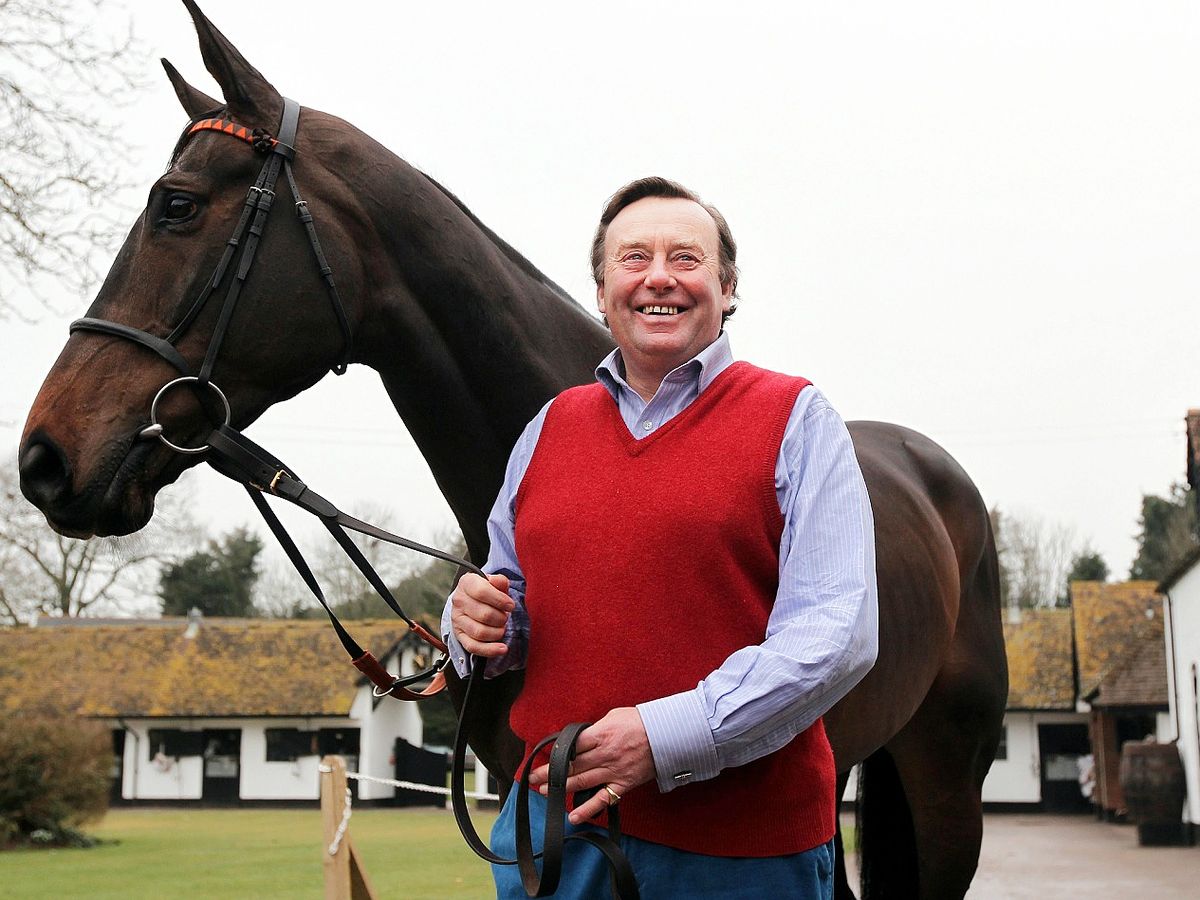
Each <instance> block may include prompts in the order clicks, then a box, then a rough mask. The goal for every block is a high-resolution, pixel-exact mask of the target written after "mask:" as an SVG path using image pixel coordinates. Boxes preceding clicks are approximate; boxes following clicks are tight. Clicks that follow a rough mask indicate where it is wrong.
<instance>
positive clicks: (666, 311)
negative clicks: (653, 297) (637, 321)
mask: <svg viewBox="0 0 1200 900" xmlns="http://www.w3.org/2000/svg"><path fill="white" fill-rule="evenodd" d="M637 311H638V312H640V313H644V314H646V315H648V316H675V315H678V314H679V313H680V312H682V310H681V309H680V308H679V307H678V306H639V307H638V310H637Z"/></svg>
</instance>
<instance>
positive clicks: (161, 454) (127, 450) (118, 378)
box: [20, 0, 364, 537]
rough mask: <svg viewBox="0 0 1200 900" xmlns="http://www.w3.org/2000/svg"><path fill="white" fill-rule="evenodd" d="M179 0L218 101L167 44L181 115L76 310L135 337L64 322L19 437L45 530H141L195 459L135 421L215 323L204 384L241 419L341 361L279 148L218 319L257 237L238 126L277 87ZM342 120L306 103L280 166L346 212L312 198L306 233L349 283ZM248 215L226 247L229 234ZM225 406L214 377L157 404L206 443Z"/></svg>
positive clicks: (258, 164)
mask: <svg viewBox="0 0 1200 900" xmlns="http://www.w3.org/2000/svg"><path fill="white" fill-rule="evenodd" d="M185 3H186V5H187V7H188V9H189V11H190V12H191V14H192V18H193V20H194V22H195V24H196V30H197V34H198V35H199V39H200V48H201V52H202V54H203V57H204V62H205V65H206V67H207V68H208V70H209V72H211V73H212V75H213V76H214V78H215V79H216V81H217V82H218V84H219V85H220V87H221V90H222V93H223V95H224V98H225V99H224V103H220V102H218V101H216V100H214V99H212V98H210V97H208V96H206V95H205V94H204V93H202V92H201V91H199V90H197V89H195V88H193V87H192V86H191V85H189V84H187V83H186V82H185V81H184V80H183V78H182V77H181V76H180V75H179V73H178V72H177V71H175V69H174V68H173V67H172V66H171V65H170V64H169V63H167V62H166V60H164V61H163V64H164V67H165V68H166V70H167V75H168V76H169V78H170V80H171V83H172V85H173V86H174V88H175V92H176V94H177V95H178V97H179V100H180V102H181V103H182V104H183V107H184V109H185V110H186V112H187V114H188V115H189V116H190V117H191V120H192V121H191V122H189V126H188V128H187V129H186V130H185V131H184V135H183V136H182V137H181V139H180V142H179V144H178V146H177V147H176V150H175V153H174V154H173V157H172V160H171V165H170V167H169V168H168V170H167V171H166V173H165V174H164V175H163V176H162V177H161V178H159V179H158V181H157V182H156V183H155V184H154V186H153V187H152V188H151V190H150V195H149V199H148V202H147V204H146V208H145V210H144V211H143V212H142V214H141V216H140V217H139V218H138V220H137V222H136V223H135V224H134V226H133V228H132V230H131V231H130V233H129V236H128V237H127V238H126V240H125V243H124V246H123V247H122V248H121V251H120V253H119V254H118V256H117V258H116V260H115V262H114V263H113V265H112V268H111V270H110V271H109V273H108V276H107V278H106V279H105V281H104V284H103V285H102V287H101V288H100V291H99V293H98V294H97V296H96V299H95V301H94V303H93V304H92V306H91V308H90V309H89V310H88V314H87V315H88V319H89V320H94V321H100V322H108V323H116V324H117V325H123V326H129V327H130V328H132V329H135V330H136V331H137V332H138V333H140V334H141V335H142V338H135V339H129V338H128V337H127V336H126V337H122V336H120V335H118V334H116V333H114V332H113V330H112V329H109V330H108V331H104V330H96V329H95V328H87V327H85V328H83V329H79V330H73V333H72V335H71V336H70V338H69V340H68V341H67V343H66V345H65V346H64V348H63V350H62V353H61V354H60V355H59V358H58V360H57V362H55V364H54V367H53V368H52V369H51V370H50V373H49V374H48V375H47V377H46V381H45V383H44V384H43V386H42V389H41V391H40V392H39V394H38V396H37V399H36V400H35V402H34V404H33V408H32V410H31V411H30V414H29V420H28V422H27V423H26V426H25V431H24V434H23V436H22V440H21V448H20V472H21V489H22V491H23V492H24V493H25V496H26V497H28V498H29V499H30V500H31V501H32V502H33V503H34V504H36V505H37V506H38V507H39V508H40V509H41V510H42V511H43V512H44V513H45V515H46V518H47V519H48V521H49V522H50V524H51V525H52V526H53V527H54V528H55V529H57V530H58V531H60V532H62V533H64V534H69V535H73V536H80V537H84V536H89V535H93V534H125V533H128V532H131V531H135V530H137V529H138V528H140V527H142V526H143V525H144V524H145V523H146V522H147V521H148V520H149V518H150V515H151V513H152V511H153V506H154V496H155V494H156V492H157V491H158V490H159V488H161V487H162V486H163V485H165V484H168V483H170V482H172V481H174V480H175V479H176V478H177V477H178V476H179V475H180V474H181V473H182V472H183V470H184V469H186V468H187V467H188V466H190V465H194V464H195V463H196V462H198V461H200V460H202V459H203V457H202V456H185V455H181V454H178V453H175V452H172V451H171V450H169V449H168V448H167V447H166V446H165V445H164V444H162V443H160V442H159V441H157V440H153V439H150V438H148V437H146V436H144V435H142V432H143V430H144V429H145V428H146V427H147V425H149V424H150V409H151V403H152V401H153V400H154V398H155V396H156V394H157V393H158V392H159V390H160V389H161V388H162V387H163V386H164V385H165V384H167V383H168V382H169V381H171V380H172V379H174V378H176V377H178V376H179V375H180V374H181V372H187V373H188V374H192V375H195V374H199V373H200V372H201V369H202V367H203V361H204V360H205V357H206V353H207V351H208V350H209V348H210V346H211V345H212V343H213V338H214V335H216V334H224V340H223V341H222V342H220V352H219V354H218V355H217V356H216V358H215V364H214V365H213V366H212V367H211V378H212V384H215V385H217V386H219V388H220V390H221V391H223V392H224V394H225V395H226V396H227V397H228V402H229V405H230V407H231V417H232V421H233V424H234V425H235V427H242V426H245V425H246V424H248V423H249V422H251V421H253V420H254V419H255V418H256V417H257V416H259V415H260V414H261V413H262V412H263V411H264V410H265V409H266V408H267V407H269V406H270V405H271V404H273V403H275V402H277V401H279V400H282V399H286V398H287V397H291V396H293V395H295V394H296V393H298V392H300V391H302V390H304V389H305V388H307V387H308V386H310V385H312V384H314V383H315V382H316V381H318V380H319V379H320V378H321V376H322V375H323V374H324V373H325V372H326V371H327V370H329V369H330V368H332V367H335V366H337V365H338V364H339V363H340V362H343V361H344V359H345V358H346V356H347V355H348V350H349V340H348V338H349V335H350V334H352V333H353V331H354V330H355V327H356V325H357V322H358V321H359V317H360V316H361V315H362V310H361V309H356V308H354V307H353V306H348V307H347V308H346V313H347V314H348V317H347V320H346V321H345V323H344V324H343V323H341V322H340V320H339V317H338V315H337V313H336V310H335V307H336V305H337V304H336V303H334V302H333V300H332V297H331V295H330V294H329V293H328V291H327V285H326V282H325V280H324V278H323V273H322V272H321V271H320V267H319V265H318V263H317V262H316V254H314V252H313V248H312V245H311V244H310V241H309V238H308V235H307V233H306V231H305V226H304V224H303V223H302V221H301V220H300V219H299V217H298V216H297V215H296V214H295V212H294V210H293V202H292V196H291V192H290V191H289V185H288V178H287V173H286V172H285V171H282V168H283V158H284V157H283V156H281V155H279V154H275V156H277V157H278V162H279V166H280V169H281V171H280V172H278V173H277V174H278V182H277V184H276V185H275V188H276V190H277V191H278V194H279V196H278V202H276V203H275V206H276V207H278V208H276V209H275V210H274V212H273V213H271V214H270V215H269V216H267V218H266V228H265V233H264V234H263V236H262V240H261V243H260V244H259V246H258V247H257V253H255V254H254V256H253V265H252V266H251V267H250V268H249V272H248V275H247V276H246V280H245V283H244V285H242V286H241V290H240V298H239V299H238V300H237V303H236V307H234V309H233V314H232V318H231V319H230V320H229V322H228V326H227V327H226V326H224V325H222V324H219V321H218V320H219V319H220V318H221V314H222V310H223V308H226V307H227V302H226V301H227V298H228V296H229V292H230V290H231V289H233V290H237V288H236V287H232V286H234V285H235V284H236V281H237V278H238V275H239V271H240V269H241V267H242V261H243V260H244V259H245V258H246V254H247V253H248V252H249V250H250V249H251V247H250V245H251V244H253V243H254V242H255V240H256V237H255V236H253V231H254V230H255V228H256V226H255V219H256V218H257V217H258V213H259V211H260V210H259V208H258V207H257V206H256V207H255V208H253V209H251V210H250V211H249V212H248V213H246V212H245V210H246V207H247V197H248V192H250V193H251V194H253V191H251V187H252V185H254V184H255V183H256V178H261V173H262V172H263V171H264V168H263V167H264V161H265V160H267V159H270V158H271V157H272V153H271V152H270V150H269V149H268V147H267V145H266V143H264V141H263V140H262V138H261V135H260V137H259V140H258V144H257V147H256V146H255V144H254V142H253V134H252V133H251V132H252V129H256V128H260V129H264V130H265V131H267V132H270V133H271V134H278V133H279V128H280V124H281V116H282V114H283V110H284V101H283V98H282V97H281V96H280V94H279V93H278V92H277V91H276V90H275V89H274V88H273V87H272V86H271V85H270V84H269V83H268V82H267V81H266V79H264V78H263V77H262V75H260V74H259V73H258V71H256V70H255V69H254V68H253V67H252V66H251V65H250V64H249V63H248V62H246V60H245V59H244V58H243V57H242V55H241V54H240V53H239V52H238V51H237V49H236V48H234V47H233V45H232V44H230V43H229V41H228V40H227V39H226V38H225V37H224V36H223V35H222V34H221V33H220V32H219V31H217V30H216V29H215V28H214V27H213V26H212V25H211V23H209V21H208V20H207V19H206V18H205V17H204V15H203V14H202V13H201V12H200V10H199V9H198V8H196V6H195V4H194V3H192V2H190V0H185ZM210 118H219V119H225V120H230V121H232V122H234V123H236V124H237V125H239V126H243V127H244V132H241V134H242V135H243V137H242V139H240V140H239V139H237V137H236V136H233V137H231V136H230V135H229V134H226V133H222V132H221V131H220V130H219V128H214V127H211V126H210V127H207V128H204V127H202V128H201V129H198V130H197V129H194V127H193V126H194V125H195V123H196V122H198V121H201V120H205V119H210ZM345 127H346V126H345V125H344V123H341V122H340V121H339V120H336V119H334V118H333V117H330V116H325V115H323V114H321V113H317V112H314V111H309V110H305V111H304V113H303V115H302V116H301V118H300V125H299V131H298V134H297V137H296V140H295V160H294V163H293V165H294V173H295V179H296V182H297V183H298V184H299V186H300V188H301V190H302V191H303V194H304V197H305V200H308V201H314V202H313V206H314V207H317V208H320V209H322V210H326V211H331V210H332V211H337V212H340V213H342V215H336V216H335V215H333V214H328V215H325V216H321V214H320V213H318V219H319V222H318V224H319V226H320V229H321V231H320V241H321V244H322V246H323V248H324V251H325V253H326V254H327V256H328V261H329V265H330V266H332V268H333V270H334V271H336V272H337V276H338V287H339V288H340V290H341V293H342V295H343V296H347V297H352V296H356V295H358V294H359V293H360V290H359V288H360V287H361V285H362V283H363V281H364V278H363V271H362V268H361V267H360V265H359V264H358V263H357V261H356V259H355V256H354V254H353V252H352V249H353V247H354V246H355V243H356V241H357V240H360V239H361V237H362V236H361V235H356V234H353V233H351V232H352V231H353V229H354V228H355V226H354V225H353V224H352V223H353V222H354V221H355V217H354V215H353V209H354V198H353V197H352V196H349V192H348V189H347V188H346V186H345V181H344V180H343V179H342V178H340V177H339V170H340V169H341V168H343V167H346V166H347V165H348V162H347V159H346V158H345V155H346V153H347V152H348V151H347V150H346V149H345V146H344V142H342V141H339V140H336V139H335V138H334V135H335V132H341V131H342V130H343V129H345ZM264 151H265V152H264ZM260 193H261V192H260ZM259 199H261V197H260V198H256V203H258V200H259ZM258 206H261V203H258ZM244 215H245V218H246V221H245V222H244V225H245V227H244V229H243V232H242V233H241V235H240V237H239V239H238V241H237V246H236V247H232V248H229V245H230V242H231V235H234V236H236V235H237V228H238V225H239V222H241V221H242V219H243V216H244ZM347 223H350V224H347ZM227 248H229V256H230V258H229V260H228V265H227V266H226V267H225V269H224V272H223V274H222V277H221V280H220V283H219V284H212V282H213V281H214V272H216V271H218V266H219V263H220V262H221V260H222V257H223V255H225V254H226V251H227ZM210 288H211V290H210ZM206 292H207V293H208V294H209V297H208V299H207V301H206V302H205V303H204V305H203V306H202V307H201V308H200V309H199V312H198V313H196V315H195V318H194V320H193V319H191V318H190V317H189V311H191V310H193V308H194V307H195V305H196V300H197V298H199V297H201V296H202V295H204V294H205V293H206ZM85 321H86V320H85ZM147 338H148V339H149V340H147ZM155 338H167V339H169V341H170V344H171V345H173V346H174V347H175V349H176V350H177V351H178V356H177V357H175V362H174V364H171V363H170V357H171V353H170V351H169V350H167V351H164V350H163V349H162V348H161V346H160V349H159V350H158V351H157V352H151V348H150V347H149V344H150V343H153V340H154V339H155ZM179 357H182V359H180V358H179ZM185 366H186V368H185ZM223 412H224V410H223V409H221V408H220V403H219V402H218V398H217V395H216V393H215V392H212V391H210V390H209V389H208V388H203V387H195V386H194V385H193V387H192V388H190V389H189V388H186V387H179V388H176V389H172V390H170V391H169V392H167V393H166V394H164V396H163V397H162V398H161V403H160V404H159V409H158V410H157V417H156V418H157V421H159V422H161V423H162V424H163V426H164V428H165V429H166V431H165V434H164V436H167V437H169V439H170V440H171V441H172V442H174V443H177V444H180V445H190V446H197V445H200V446H202V445H203V443H204V438H205V436H206V435H207V433H208V432H209V431H210V430H211V428H212V424H213V417H214V415H215V416H220V415H223Z"/></svg>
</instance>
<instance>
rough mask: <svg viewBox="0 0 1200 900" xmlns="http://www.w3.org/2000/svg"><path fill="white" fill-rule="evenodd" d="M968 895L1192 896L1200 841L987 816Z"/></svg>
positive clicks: (1102, 825) (1033, 898) (1198, 889)
mask: <svg viewBox="0 0 1200 900" xmlns="http://www.w3.org/2000/svg"><path fill="white" fill-rule="evenodd" d="M854 877H855V876H854V875H851V878H852V879H853V878H854ZM851 883H854V882H853V881H852V882H851ZM967 896H968V898H969V900H1046V898H1058V897H1062V898H1075V897H1137V898H1147V900H1149V898H1153V900H1184V898H1187V900H1193V898H1196V897H1200V846H1196V847H1139V846H1138V842H1137V831H1136V829H1135V828H1133V826H1131V825H1113V824H1110V823H1107V822H1097V821H1096V820H1095V819H1093V818H1091V817H1089V816H1051V815H1035V814H1021V813H1014V814H995V815H989V816H988V817H987V818H986V819H985V821H984V832H983V852H982V853H981V855H980V859H979V871H978V873H977V874H976V875H975V881H974V882H973V883H972V885H971V890H970V892H969V893H968V894H967Z"/></svg>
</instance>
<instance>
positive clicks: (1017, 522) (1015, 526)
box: [991, 509, 1082, 609]
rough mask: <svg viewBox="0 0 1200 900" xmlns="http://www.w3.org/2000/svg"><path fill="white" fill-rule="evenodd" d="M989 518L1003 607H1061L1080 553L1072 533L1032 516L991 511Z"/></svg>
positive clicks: (1072, 530)
mask: <svg viewBox="0 0 1200 900" xmlns="http://www.w3.org/2000/svg"><path fill="white" fill-rule="evenodd" d="M991 515H992V527H993V529H994V530H995V532H996V545H997V550H998V551H999V555H1000V568H1001V572H1002V575H1001V579H1000V582H1001V593H1002V594H1003V595H1004V602H1005V604H1006V605H1008V606H1018V607H1021V608H1024V609H1032V608H1034V607H1045V606H1058V605H1061V604H1063V603H1064V591H1063V585H1064V584H1065V583H1066V578H1067V573H1068V572H1070V571H1071V566H1072V563H1073V562H1074V560H1075V558H1076V557H1077V556H1078V555H1079V553H1080V552H1082V550H1081V547H1080V545H1079V542H1078V541H1077V539H1076V537H1075V531H1074V529H1073V528H1071V527H1070V526H1068V525H1064V524H1062V523H1059V522H1050V521H1048V520H1046V519H1044V518H1042V517H1041V516H1038V515H1035V514H1033V513H1019V514H1013V513H1009V512H1003V513H1002V512H1001V511H1000V510H998V509H993V510H992V513H991Z"/></svg>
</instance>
